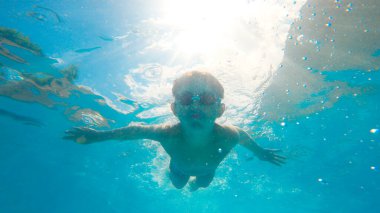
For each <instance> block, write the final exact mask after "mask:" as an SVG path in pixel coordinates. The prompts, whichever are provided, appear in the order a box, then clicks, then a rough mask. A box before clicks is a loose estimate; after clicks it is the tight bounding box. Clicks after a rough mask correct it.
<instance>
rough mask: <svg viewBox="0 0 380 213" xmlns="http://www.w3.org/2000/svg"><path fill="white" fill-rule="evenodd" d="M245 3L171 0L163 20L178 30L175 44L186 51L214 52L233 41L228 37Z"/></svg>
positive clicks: (166, 7)
mask: <svg viewBox="0 0 380 213" xmlns="http://www.w3.org/2000/svg"><path fill="white" fill-rule="evenodd" d="M243 6H244V4H242V1H223V0H222V1H220V0H219V1H216V0H209V1H204V0H203V1H202V0H193V1H184V0H183V1H180V0H167V1H166V3H165V4H164V8H163V14H164V16H163V22H165V23H166V24H168V25H169V26H171V27H173V28H174V29H176V30H177V35H176V37H175V38H174V43H175V45H174V46H175V47H176V48H178V49H179V50H180V51H182V52H183V53H185V54H189V55H193V54H204V53H210V52H212V51H214V50H216V49H218V48H220V47H226V46H230V45H232V44H231V41H230V40H228V37H229V34H230V33H231V32H233V28H234V22H236V20H237V19H239V18H241V15H240V14H244V13H243V11H244V7H243Z"/></svg>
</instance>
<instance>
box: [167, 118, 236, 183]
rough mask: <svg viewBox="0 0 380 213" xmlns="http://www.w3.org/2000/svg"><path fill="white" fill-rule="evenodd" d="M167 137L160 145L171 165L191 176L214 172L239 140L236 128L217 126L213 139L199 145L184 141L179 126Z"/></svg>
mask: <svg viewBox="0 0 380 213" xmlns="http://www.w3.org/2000/svg"><path fill="white" fill-rule="evenodd" d="M165 136H166V137H164V138H163V139H162V141H160V143H161V145H162V146H163V148H164V149H165V151H166V152H167V153H168V154H169V156H170V158H171V164H172V165H174V166H175V167H176V169H177V170H180V171H181V172H182V173H184V174H187V175H191V176H197V175H204V174H208V173H211V172H214V171H215V169H216V168H217V167H218V165H219V164H220V162H221V161H222V160H223V159H224V158H225V157H226V155H227V154H228V153H229V152H230V151H231V149H232V148H233V147H234V146H235V145H236V144H237V142H238V139H239V134H238V131H237V130H236V128H234V127H229V126H220V125H217V124H216V125H215V128H214V131H213V139H211V140H209V141H205V142H204V143H202V144H198V145H194V144H190V143H188V142H187V141H186V140H184V139H183V135H182V132H181V131H180V129H179V128H178V126H173V127H170V129H168V131H167V134H165Z"/></svg>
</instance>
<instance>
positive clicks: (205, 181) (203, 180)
mask: <svg viewBox="0 0 380 213" xmlns="http://www.w3.org/2000/svg"><path fill="white" fill-rule="evenodd" d="M214 175H215V172H212V173H210V174H207V175H200V176H197V177H196V178H195V181H194V183H193V184H194V185H195V186H194V185H193V186H192V187H196V188H199V187H203V188H206V187H208V186H209V185H210V183H211V181H212V180H213V179H214Z"/></svg>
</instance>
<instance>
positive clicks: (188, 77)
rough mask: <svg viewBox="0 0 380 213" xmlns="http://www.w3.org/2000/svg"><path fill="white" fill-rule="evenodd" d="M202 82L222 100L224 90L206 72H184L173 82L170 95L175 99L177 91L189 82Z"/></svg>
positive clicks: (216, 80)
mask: <svg viewBox="0 0 380 213" xmlns="http://www.w3.org/2000/svg"><path fill="white" fill-rule="evenodd" d="M199 80H201V81H203V82H204V83H205V84H208V85H210V86H211V87H212V88H213V89H215V92H216V94H215V95H217V96H218V97H220V98H223V97H224V88H223V86H222V84H221V83H220V82H219V81H218V79H216V78H215V77H214V76H213V75H211V74H210V73H208V72H202V71H190V72H186V73H185V74H183V75H182V76H180V77H179V78H177V79H176V80H174V83H173V88H172V93H173V96H174V97H177V95H178V93H177V91H178V89H179V88H180V87H181V86H182V85H184V84H186V83H188V82H191V81H199Z"/></svg>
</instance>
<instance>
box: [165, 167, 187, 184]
mask: <svg viewBox="0 0 380 213" xmlns="http://www.w3.org/2000/svg"><path fill="white" fill-rule="evenodd" d="M169 177H170V180H171V181H172V184H173V185H174V186H175V187H176V188H177V189H182V188H183V187H184V186H185V185H186V183H187V181H188V180H189V178H190V176H189V175H185V174H182V173H181V172H180V171H178V170H176V169H175V168H173V166H172V165H170V173H169Z"/></svg>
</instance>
